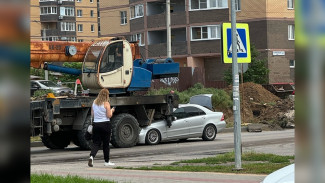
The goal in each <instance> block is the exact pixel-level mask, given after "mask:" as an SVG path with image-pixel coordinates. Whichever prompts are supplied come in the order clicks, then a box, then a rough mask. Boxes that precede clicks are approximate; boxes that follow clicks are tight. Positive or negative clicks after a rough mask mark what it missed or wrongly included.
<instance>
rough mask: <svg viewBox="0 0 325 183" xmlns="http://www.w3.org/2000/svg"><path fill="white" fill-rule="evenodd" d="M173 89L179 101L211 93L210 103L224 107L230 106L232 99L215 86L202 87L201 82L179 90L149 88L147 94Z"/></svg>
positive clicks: (215, 106)
mask: <svg viewBox="0 0 325 183" xmlns="http://www.w3.org/2000/svg"><path fill="white" fill-rule="evenodd" d="M171 90H173V91H174V92H175V94H177V95H178V96H179V103H181V104H186V103H189V101H190V98H191V97H192V96H194V95H199V94H212V105H213V107H214V108H215V109H226V108H231V107H232V99H231V97H230V96H229V94H228V93H227V92H225V91H224V90H221V89H216V88H204V86H203V85H202V84H201V83H196V84H195V85H194V86H193V87H191V88H189V89H187V90H185V91H182V92H179V91H177V90H176V89H174V88H161V89H159V90H151V91H149V92H148V95H165V94H168V93H170V91H171Z"/></svg>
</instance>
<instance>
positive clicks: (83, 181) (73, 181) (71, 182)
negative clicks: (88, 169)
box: [30, 174, 116, 183]
mask: <svg viewBox="0 0 325 183" xmlns="http://www.w3.org/2000/svg"><path fill="white" fill-rule="evenodd" d="M30 182H31V183H62V182H65V183H116V182H114V181H107V180H99V179H91V178H82V177H79V176H72V175H68V176H54V175H50V174H32V175H31V177H30Z"/></svg>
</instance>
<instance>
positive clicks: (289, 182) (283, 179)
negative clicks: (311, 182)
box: [262, 164, 295, 183]
mask: <svg viewBox="0 0 325 183" xmlns="http://www.w3.org/2000/svg"><path fill="white" fill-rule="evenodd" d="M294 182H295V164H291V165H289V166H286V167H283V168H281V169H279V170H277V171H275V172H273V173H271V174H270V175H268V176H267V177H266V178H265V179H264V180H263V182H262V183H294Z"/></svg>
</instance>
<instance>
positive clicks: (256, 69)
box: [224, 45, 269, 84]
mask: <svg viewBox="0 0 325 183" xmlns="http://www.w3.org/2000/svg"><path fill="white" fill-rule="evenodd" d="M259 55H260V53H259V52H258V51H257V49H256V48H255V46H254V45H251V63H250V64H249V66H248V69H247V71H246V72H245V73H244V74H243V77H244V82H253V83H258V84H267V83H268V74H269V69H268V68H267V66H266V62H267V60H266V59H259V58H258V57H259ZM224 80H225V81H226V82H227V83H228V84H231V83H232V69H231V68H230V69H228V70H226V71H225V75H224Z"/></svg>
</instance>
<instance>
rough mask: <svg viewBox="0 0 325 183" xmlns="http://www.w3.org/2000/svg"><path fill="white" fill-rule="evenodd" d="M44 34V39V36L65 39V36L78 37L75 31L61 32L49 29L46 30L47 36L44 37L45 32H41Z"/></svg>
mask: <svg viewBox="0 0 325 183" xmlns="http://www.w3.org/2000/svg"><path fill="white" fill-rule="evenodd" d="M41 32H42V34H41V35H42V37H43V36H58V37H64V36H67V37H69V36H76V32H75V31H61V30H59V29H48V30H45V35H44V30H42V31H41Z"/></svg>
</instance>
